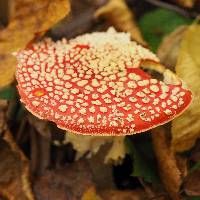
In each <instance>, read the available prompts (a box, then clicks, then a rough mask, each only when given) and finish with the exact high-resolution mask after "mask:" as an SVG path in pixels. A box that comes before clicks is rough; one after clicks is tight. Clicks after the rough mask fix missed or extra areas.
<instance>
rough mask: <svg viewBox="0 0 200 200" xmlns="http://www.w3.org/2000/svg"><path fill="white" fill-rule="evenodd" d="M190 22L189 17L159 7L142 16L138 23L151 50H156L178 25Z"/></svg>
mask: <svg viewBox="0 0 200 200" xmlns="http://www.w3.org/2000/svg"><path fill="white" fill-rule="evenodd" d="M190 22H191V21H190V20H189V19H187V18H184V17H183V16H180V15H178V14H177V13H176V12H173V11H170V10H167V9H163V8H158V9H155V10H153V11H150V12H147V13H145V14H144V16H142V17H141V18H140V20H139V23H138V25H139V27H140V30H141V32H142V35H143V36H144V39H145V40H146V41H147V43H148V44H149V46H150V48H151V50H153V51H154V52H156V51H157V49H158V47H159V44H160V42H161V41H162V39H163V38H164V36H166V35H168V34H170V33H171V32H172V31H174V30H175V29H176V28H177V27H179V26H181V25H186V24H189V23H190Z"/></svg>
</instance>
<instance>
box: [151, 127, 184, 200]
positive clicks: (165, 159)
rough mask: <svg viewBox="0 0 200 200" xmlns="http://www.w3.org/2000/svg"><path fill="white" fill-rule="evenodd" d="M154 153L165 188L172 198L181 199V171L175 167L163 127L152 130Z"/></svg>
mask: <svg viewBox="0 0 200 200" xmlns="http://www.w3.org/2000/svg"><path fill="white" fill-rule="evenodd" d="M152 139H153V147H154V151H155V155H156V158H157V161H158V166H159V173H160V177H161V180H162V182H163V184H164V186H165V189H166V190H167V192H168V193H169V195H170V197H171V198H172V199H174V200H180V199H182V198H181V196H180V195H179V189H180V185H181V172H180V170H179V169H178V167H177V164H176V160H175V156H174V154H173V152H172V151H171V148H170V144H169V141H168V139H167V135H166V131H165V129H164V127H161V126H160V127H158V128H155V129H153V130H152Z"/></svg>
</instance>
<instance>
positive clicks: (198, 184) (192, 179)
mask: <svg viewBox="0 0 200 200" xmlns="http://www.w3.org/2000/svg"><path fill="white" fill-rule="evenodd" d="M183 190H184V191H185V193H186V194H187V195H188V196H200V169H197V170H194V171H193V172H192V173H191V174H190V175H189V176H188V177H186V179H185V181H184V183H183Z"/></svg>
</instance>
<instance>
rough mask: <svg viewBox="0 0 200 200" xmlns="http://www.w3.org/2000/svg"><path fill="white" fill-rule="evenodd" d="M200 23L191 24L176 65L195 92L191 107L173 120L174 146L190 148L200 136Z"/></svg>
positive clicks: (179, 74) (174, 147) (178, 150)
mask: <svg viewBox="0 0 200 200" xmlns="http://www.w3.org/2000/svg"><path fill="white" fill-rule="evenodd" d="M199 35H200V25H196V24H194V25H191V26H190V27H189V28H188V30H187V31H186V33H185V34H184V37H183V40H182V43H181V48H180V52H179V56H178V62H177V65H176V72H177V75H178V76H179V77H180V78H182V79H183V80H184V81H185V82H186V84H187V85H188V87H189V88H190V89H191V90H192V93H193V102H192V103H191V105H190V107H189V108H188V109H187V110H186V111H185V112H184V113H183V114H182V115H181V116H180V117H177V118H176V119H174V120H173V122H172V148H173V150H174V151H176V152H182V151H186V150H188V149H190V148H191V147H192V146H193V145H194V144H195V142H196V140H197V138H199V137H200V89H199V88H200V82H199V76H200V57H199V52H200V37H199Z"/></svg>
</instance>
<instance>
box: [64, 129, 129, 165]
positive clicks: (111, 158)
mask: <svg viewBox="0 0 200 200" xmlns="http://www.w3.org/2000/svg"><path fill="white" fill-rule="evenodd" d="M64 143H65V144H66V143H71V144H72V145H73V147H74V149H75V150H76V151H77V154H76V159H77V160H78V159H79V158H81V157H82V156H84V155H85V154H86V153H87V157H88V158H89V157H91V156H92V155H95V154H96V153H97V152H98V151H99V149H100V147H101V146H102V145H104V144H106V143H112V146H111V148H110V149H109V151H108V153H107V154H106V157H105V160H104V161H105V163H110V162H114V163H118V162H121V160H123V158H124V157H125V154H126V150H125V145H124V136H122V137H109V136H105V137H102V136H85V135H76V134H73V133H67V134H66V137H65V141H64Z"/></svg>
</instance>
